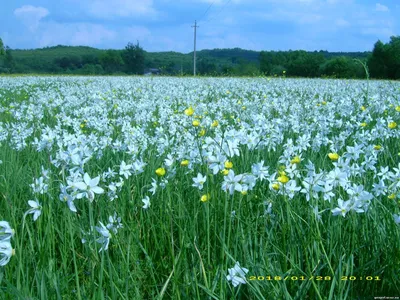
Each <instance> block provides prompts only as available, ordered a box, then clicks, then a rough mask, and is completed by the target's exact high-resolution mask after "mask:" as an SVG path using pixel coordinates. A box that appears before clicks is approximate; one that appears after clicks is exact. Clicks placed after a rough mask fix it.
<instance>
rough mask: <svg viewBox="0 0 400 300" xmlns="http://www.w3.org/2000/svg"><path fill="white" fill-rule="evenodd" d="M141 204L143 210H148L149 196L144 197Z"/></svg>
mask: <svg viewBox="0 0 400 300" xmlns="http://www.w3.org/2000/svg"><path fill="white" fill-rule="evenodd" d="M142 202H143V204H144V205H143V208H144V209H148V208H149V207H150V198H149V196H146V197H144V199H142Z"/></svg>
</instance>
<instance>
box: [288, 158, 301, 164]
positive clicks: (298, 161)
mask: <svg viewBox="0 0 400 300" xmlns="http://www.w3.org/2000/svg"><path fill="white" fill-rule="evenodd" d="M300 161H301V159H300V157H298V156H295V157H293V159H292V160H291V161H290V163H291V164H292V165H294V164H299V163H300Z"/></svg>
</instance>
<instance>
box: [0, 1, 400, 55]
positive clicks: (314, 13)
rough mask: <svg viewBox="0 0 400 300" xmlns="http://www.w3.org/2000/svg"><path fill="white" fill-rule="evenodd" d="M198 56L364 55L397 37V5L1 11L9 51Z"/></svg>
mask: <svg viewBox="0 0 400 300" xmlns="http://www.w3.org/2000/svg"><path fill="white" fill-rule="evenodd" d="M195 19H197V20H198V21H199V22H198V25H199V26H200V27H199V28H198V30H197V49H199V50H200V49H214V48H234V47H239V48H243V49H251V50H289V49H292V50H299V49H303V50H307V51H314V50H328V51H370V50H372V48H373V45H374V43H375V42H376V41H377V40H378V39H380V40H382V41H383V42H387V41H389V38H390V36H392V35H400V21H399V20H400V1H399V0H379V1H377V0H63V1H54V0H14V1H4V2H3V3H2V4H1V10H0V37H1V38H2V39H3V42H4V43H5V44H6V45H8V46H10V47H11V48H13V49H30V48H39V47H40V48H41V47H46V46H55V45H59V44H62V45H85V46H92V47H96V48H102V49H123V48H124V47H125V45H126V44H127V43H128V42H134V43H136V41H137V40H139V42H140V45H141V46H142V47H143V48H144V49H145V50H146V51H152V52H153V51H178V52H184V53H188V52H190V51H192V50H193V28H192V27H191V26H192V25H193V23H194V20H195Z"/></svg>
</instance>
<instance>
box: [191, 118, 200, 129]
mask: <svg viewBox="0 0 400 300" xmlns="http://www.w3.org/2000/svg"><path fill="white" fill-rule="evenodd" d="M192 124H193V126H195V127H197V126H200V121H199V120H194V121H193V123H192Z"/></svg>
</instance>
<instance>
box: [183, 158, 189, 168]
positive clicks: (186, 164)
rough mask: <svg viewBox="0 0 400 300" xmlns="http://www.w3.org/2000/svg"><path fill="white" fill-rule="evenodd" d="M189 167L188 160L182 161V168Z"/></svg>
mask: <svg viewBox="0 0 400 300" xmlns="http://www.w3.org/2000/svg"><path fill="white" fill-rule="evenodd" d="M188 165H189V161H188V160H187V159H185V160H182V161H181V166H182V167H187V166H188Z"/></svg>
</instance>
